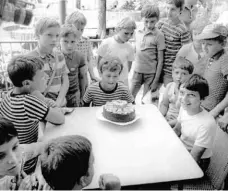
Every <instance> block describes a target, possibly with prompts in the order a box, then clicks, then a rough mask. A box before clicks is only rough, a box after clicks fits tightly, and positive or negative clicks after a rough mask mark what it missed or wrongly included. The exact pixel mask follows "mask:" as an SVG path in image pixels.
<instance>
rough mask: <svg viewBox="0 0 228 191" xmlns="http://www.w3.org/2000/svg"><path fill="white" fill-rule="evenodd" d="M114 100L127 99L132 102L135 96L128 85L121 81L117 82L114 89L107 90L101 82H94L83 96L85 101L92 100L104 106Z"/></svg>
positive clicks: (97, 104) (94, 103) (96, 104)
mask: <svg viewBox="0 0 228 191" xmlns="http://www.w3.org/2000/svg"><path fill="white" fill-rule="evenodd" d="M112 100H126V101H127V102H128V103H132V102H133V101H134V98H133V96H132V94H131V93H130V91H129V89H128V87H127V86H125V85H124V84H123V83H121V82H119V83H117V85H116V87H115V89H114V90H112V91H105V90H104V89H103V88H102V87H101V85H100V82H96V83H93V84H91V85H90V86H89V87H88V88H87V89H86V93H85V95H84V97H83V101H84V102H85V103H91V102H92V105H93V106H102V105H105V104H106V102H108V101H112Z"/></svg>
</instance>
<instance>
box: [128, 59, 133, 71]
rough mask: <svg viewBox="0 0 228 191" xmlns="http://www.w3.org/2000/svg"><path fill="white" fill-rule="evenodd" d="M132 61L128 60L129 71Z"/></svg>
mask: <svg viewBox="0 0 228 191" xmlns="http://www.w3.org/2000/svg"><path fill="white" fill-rule="evenodd" d="M131 66H132V61H128V72H130V71H131Z"/></svg>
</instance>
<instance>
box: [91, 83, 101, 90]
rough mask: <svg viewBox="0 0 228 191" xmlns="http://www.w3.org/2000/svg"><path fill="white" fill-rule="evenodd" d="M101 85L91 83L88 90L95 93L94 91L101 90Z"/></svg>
mask: <svg viewBox="0 0 228 191" xmlns="http://www.w3.org/2000/svg"><path fill="white" fill-rule="evenodd" d="M99 83H100V82H94V83H91V84H90V85H89V86H88V90H90V91H93V90H94V89H97V88H99V87H100V86H99Z"/></svg>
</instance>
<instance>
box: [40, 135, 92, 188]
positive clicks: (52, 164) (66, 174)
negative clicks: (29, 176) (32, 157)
mask: <svg viewBox="0 0 228 191" xmlns="http://www.w3.org/2000/svg"><path fill="white" fill-rule="evenodd" d="M91 153H92V144H91V142H90V141H89V140H88V139H87V138H85V137H83V136H80V135H68V136H61V137H58V138H55V139H52V140H50V141H49V142H48V143H47V144H46V146H45V147H44V149H43V152H42V153H41V156H40V163H41V171H42V175H43V177H44V179H45V181H46V182H47V183H48V185H50V187H51V188H52V189H53V190H72V189H73V188H74V186H75V185H76V184H79V183H80V178H81V177H82V176H86V175H87V174H88V169H89V160H90V156H91Z"/></svg>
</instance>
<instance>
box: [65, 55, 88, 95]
mask: <svg viewBox="0 0 228 191" xmlns="http://www.w3.org/2000/svg"><path fill="white" fill-rule="evenodd" d="M64 57H65V60H66V65H67V67H68V70H69V73H68V77H69V89H68V92H67V93H68V94H73V93H76V92H77V91H79V70H80V69H81V68H82V67H84V66H85V60H84V57H83V56H82V54H81V53H79V52H78V51H74V52H73V53H71V54H64Z"/></svg>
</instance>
